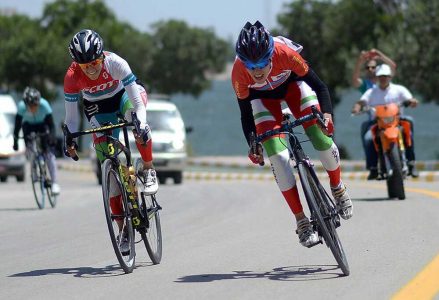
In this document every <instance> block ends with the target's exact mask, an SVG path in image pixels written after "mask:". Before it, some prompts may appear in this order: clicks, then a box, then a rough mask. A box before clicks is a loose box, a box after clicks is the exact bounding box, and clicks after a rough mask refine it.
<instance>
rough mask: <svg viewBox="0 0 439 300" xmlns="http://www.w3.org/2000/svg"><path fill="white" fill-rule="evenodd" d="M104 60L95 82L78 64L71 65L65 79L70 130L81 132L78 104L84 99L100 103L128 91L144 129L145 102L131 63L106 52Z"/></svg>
mask: <svg viewBox="0 0 439 300" xmlns="http://www.w3.org/2000/svg"><path fill="white" fill-rule="evenodd" d="M104 56H105V59H104V61H103V66H102V70H101V73H100V74H99V77H98V78H97V79H96V80H92V79H90V78H88V77H87V75H85V74H84V72H83V71H82V69H81V67H80V66H79V64H77V63H76V62H72V64H71V65H70V67H69V68H68V70H67V73H66V75H65V77H64V97H65V107H66V117H65V123H66V124H67V127H68V128H69V130H70V131H72V132H75V131H77V130H78V122H79V111H78V105H77V102H78V100H79V99H80V98H81V95H82V97H83V98H84V99H86V100H88V101H91V102H93V101H101V100H104V101H105V99H108V98H111V97H112V96H114V95H115V94H117V93H118V92H120V91H121V90H122V89H125V90H126V92H127V94H128V98H129V99H130V100H131V102H132V103H133V105H134V109H135V111H136V114H137V117H138V119H139V120H140V122H141V126H142V127H144V126H145V124H146V108H145V106H146V103H144V102H143V101H142V98H141V96H140V92H139V89H138V88H137V84H136V76H135V75H134V74H133V72H132V71H131V68H130V66H129V65H128V63H127V62H126V61H125V60H124V59H123V58H121V57H120V56H118V55H117V54H115V53H112V52H108V51H105V52H104Z"/></svg>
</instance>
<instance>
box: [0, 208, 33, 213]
mask: <svg viewBox="0 0 439 300" xmlns="http://www.w3.org/2000/svg"><path fill="white" fill-rule="evenodd" d="M32 210H40V209H39V208H38V207H23V208H13V207H11V208H0V212H2V211H32Z"/></svg>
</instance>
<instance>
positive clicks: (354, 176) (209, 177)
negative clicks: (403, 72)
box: [58, 163, 439, 182]
mask: <svg viewBox="0 0 439 300" xmlns="http://www.w3.org/2000/svg"><path fill="white" fill-rule="evenodd" d="M251 167H252V168H255V167H254V166H251ZM58 169H60V170H66V171H75V172H87V173H88V172H93V169H92V167H91V166H90V165H86V164H75V163H65V164H63V163H58ZM316 169H317V171H318V175H319V177H320V178H325V179H327V176H326V173H322V172H321V171H319V170H318V168H316ZM367 175H368V172H364V171H363V172H343V174H342V176H343V178H346V179H349V180H362V181H367ZM183 177H184V179H187V180H205V181H215V180H226V181H227V180H233V181H236V180H259V181H265V180H274V176H273V174H272V173H271V172H248V173H242V172H241V173H237V172H200V171H184V175H183ZM296 179H297V178H296ZM408 180H409V181H414V182H419V181H421V182H434V181H439V171H432V172H429V171H421V172H419V177H418V178H408Z"/></svg>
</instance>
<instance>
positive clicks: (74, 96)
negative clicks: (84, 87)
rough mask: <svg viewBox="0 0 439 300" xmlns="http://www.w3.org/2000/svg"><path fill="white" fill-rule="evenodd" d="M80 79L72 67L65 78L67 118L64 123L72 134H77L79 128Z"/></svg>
mask: <svg viewBox="0 0 439 300" xmlns="http://www.w3.org/2000/svg"><path fill="white" fill-rule="evenodd" d="M77 81H78V78H76V77H75V72H74V70H73V68H72V67H70V68H69V69H68V70H67V73H66V76H65V77H64V100H65V101H64V104H65V110H66V116H65V119H64V123H65V124H66V125H67V128H68V129H69V131H70V132H77V131H78V128H79V108H78V102H79V99H80V98H81V90H80V89H79V88H78V86H77Z"/></svg>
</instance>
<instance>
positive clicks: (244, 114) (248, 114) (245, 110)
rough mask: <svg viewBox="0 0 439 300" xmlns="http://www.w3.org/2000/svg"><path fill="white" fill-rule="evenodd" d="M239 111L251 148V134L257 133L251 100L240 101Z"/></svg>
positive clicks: (243, 129)
mask: <svg viewBox="0 0 439 300" xmlns="http://www.w3.org/2000/svg"><path fill="white" fill-rule="evenodd" d="M238 104H239V109H240V111H241V125H242V131H243V132H244V136H245V139H246V140H247V144H248V145H249V146H250V134H251V133H252V132H254V133H256V125H255V120H254V119H253V110H252V106H251V102H250V100H242V99H238Z"/></svg>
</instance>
